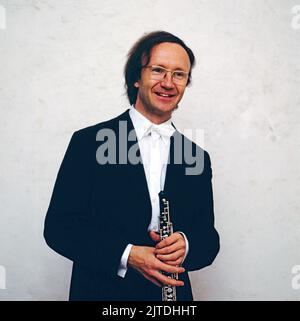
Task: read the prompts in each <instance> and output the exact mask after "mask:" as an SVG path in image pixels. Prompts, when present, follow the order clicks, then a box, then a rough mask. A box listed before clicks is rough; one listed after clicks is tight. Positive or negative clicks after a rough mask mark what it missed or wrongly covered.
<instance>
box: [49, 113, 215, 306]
mask: <svg viewBox="0 0 300 321" xmlns="http://www.w3.org/2000/svg"><path fill="white" fill-rule="evenodd" d="M120 121H123V122H124V121H125V123H126V124H127V131H128V132H130V131H131V130H134V129H133V124H132V122H131V118H130V116H129V110H127V111H125V112H124V113H123V114H121V115H120V116H118V117H116V118H114V119H111V120H109V121H106V122H102V123H99V124H97V125H95V126H91V127H88V128H85V129H82V130H79V131H77V132H75V133H74V134H73V136H72V138H71V141H70V144H69V146H68V149H67V151H66V154H65V156H64V159H63V162H62V164H61V167H60V170H59V173H58V175H57V179H56V183H55V186H54V191H53V194H52V198H51V202H50V205H49V209H48V212H47V215H46V219H45V228H44V237H45V240H46V242H47V244H48V245H49V246H50V247H51V248H52V249H53V250H54V251H56V252H58V253H59V254H61V255H63V256H65V257H67V258H69V259H70V260H72V261H73V271H72V280H71V288H70V300H161V288H159V287H157V286H156V285H154V284H152V283H151V282H150V281H148V280H146V279H145V278H144V277H143V276H142V275H141V274H139V273H138V272H137V271H135V270H134V269H132V268H128V271H127V274H126V276H125V278H121V277H119V276H118V275H117V270H118V267H119V264H120V259H121V256H122V254H123V251H124V249H125V247H126V246H127V244H128V243H132V244H135V245H144V246H154V244H155V243H154V242H153V241H152V240H151V239H150V237H149V235H148V232H147V228H148V225H149V222H150V220H151V201H150V197H149V192H148V187H147V181H146V177H145V174H144V168H143V164H142V163H141V162H140V163H139V164H137V165H133V164H118V162H117V164H105V165H100V164H99V163H98V162H97V160H96V151H97V149H98V148H99V146H100V145H101V144H104V142H99V141H97V140H96V136H97V133H98V131H99V130H101V129H104V128H106V129H110V130H113V131H114V132H115V133H116V136H117V137H118V134H119V122H120ZM123 124H124V123H123ZM175 138H179V139H181V140H182V142H183V145H185V144H184V143H190V144H191V146H192V147H193V150H194V151H195V149H198V152H199V151H202V152H204V151H203V150H201V149H200V147H198V146H197V145H196V144H194V143H191V141H189V140H188V139H187V138H186V137H184V136H183V135H181V134H180V133H179V132H178V131H177V130H176V131H175V133H174V134H173V136H172V137H171V144H170V158H169V164H168V166H167V173H166V180H165V188H164V190H165V192H166V194H167V195H168V198H169V199H170V214H171V220H172V222H173V225H174V231H182V232H184V233H185V234H186V236H187V238H188V241H189V247H190V248H189V253H188V255H187V257H186V259H185V261H184V264H183V266H184V267H185V269H186V272H185V273H182V274H180V279H182V280H183V281H184V282H185V286H184V287H177V297H178V300H192V299H193V297H192V291H191V285H190V281H189V277H188V274H187V271H194V270H198V269H201V268H203V267H205V266H207V265H210V264H211V263H212V262H213V260H214V258H215V256H216V255H217V253H218V251H219V236H218V233H217V231H216V230H215V228H214V213H213V195H212V185H211V178H212V172H211V165H210V158H209V155H208V153H207V152H204V170H203V172H202V174H201V175H186V174H185V169H186V168H187V167H188V166H189V165H187V164H185V163H183V164H176V161H174V157H173V155H174V140H175ZM121 139H125V140H126V137H121ZM136 142H137V141H136V140H135V141H129V142H127V144H128V146H127V150H129V149H130V148H131V147H132V146H133V144H134V143H136ZM121 143H122V142H118V140H117V158H116V159H117V160H118V156H119V152H118V150H119V144H121ZM102 146H103V145H102ZM137 146H138V145H137ZM137 154H138V155H139V150H137Z"/></svg>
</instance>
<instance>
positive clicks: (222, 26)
mask: <svg viewBox="0 0 300 321" xmlns="http://www.w3.org/2000/svg"><path fill="white" fill-rule="evenodd" d="M297 5H300V1H299V0H297V1H289V0H288V1H287V0H272V1H271V0H265V1H262V0H203V1H199V0H186V1H179V0H173V1H165V0H152V1H146V0H140V1H136V0H127V1H122V0H109V1H108V0H105V1H104V0H99V1H97V0H36V1H34V0H0V19H1V21H0V146H1V153H0V165H1V166H0V178H1V180H0V266H2V268H1V269H0V271H2V272H3V271H4V270H5V271H6V289H0V299H1V300H66V299H67V297H68V290H69V282H70V273H71V265H72V264H71V262H70V261H68V260H67V259H65V258H63V257H61V256H59V255H58V254H56V253H55V252H53V251H51V250H50V249H49V248H48V247H47V246H46V244H45V242H44V239H43V236H42V233H43V223H44V218H45V214H46V211H47V207H48V204H49V200H50V196H51V193H52V189H53V185H54V182H55V179H56V174H57V171H58V169H59V165H60V163H61V161H62V158H63V155H64V153H65V150H66V147H67V145H68V142H69V140H70V137H71V135H72V133H73V132H74V131H75V130H77V129H79V128H82V127H86V126H89V125H91V124H95V123H97V122H100V121H104V120H107V119H109V118H111V117H114V116H116V115H118V114H119V113H121V112H123V111H124V110H125V109H126V108H128V102H127V100H126V97H125V95H124V87H123V85H124V80H123V65H124V62H125V59H126V54H127V51H128V49H129V48H130V46H131V45H132V44H133V43H134V42H135V41H136V40H137V38H139V37H140V36H142V35H143V34H144V33H145V32H149V31H153V30H166V31H169V32H172V33H174V34H176V35H178V36H179V37H182V38H183V39H184V41H185V42H186V43H187V44H188V46H190V47H191V48H192V49H193V51H194V53H195V55H196V59H197V65H196V68H195V70H194V72H193V82H192V86H190V87H189V88H188V89H187V90H186V93H185V97H184V99H183V100H182V102H181V103H180V107H179V109H178V110H177V111H176V112H175V113H174V123H175V125H176V126H177V128H178V129H179V130H183V129H187V128H189V129H202V130H203V131H204V146H203V147H205V149H207V150H208V151H209V153H210V155H211V159H212V166H213V189H214V200H215V217H216V227H217V229H218V231H219V232H220V236H221V251H220V253H219V255H218V257H217V258H216V260H215V262H214V264H213V265H212V266H211V267H208V268H205V269H203V270H201V271H197V272H193V273H190V275H191V278H192V283H193V292H194V297H195V299H196V300H267V299H269V300H299V299H300V289H298V290H297V289H295V288H293V287H292V279H293V277H294V276H295V275H294V274H293V273H292V268H293V266H295V265H299V264H300V252H299V242H300V233H299V232H300V231H299V230H300V229H299V228H300V222H299V210H300V199H299V194H300V184H299V180H300V169H299V158H300V157H299V156H300V152H299V151H300V149H299V147H300V146H299V137H300V128H299V123H300V91H299V88H300V18H299V17H298V15H297V12H299V14H300V9H299V10H298V9H297V7H296V6H297ZM137 211H138V209H137ZM116 237H117V236H116ZM106 241H107V242H109V240H106ZM2 281H3V280H2ZM2 284H3V282H2ZM2 287H3V286H2Z"/></svg>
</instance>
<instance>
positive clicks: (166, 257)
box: [156, 250, 185, 261]
mask: <svg viewBox="0 0 300 321" xmlns="http://www.w3.org/2000/svg"><path fill="white" fill-rule="evenodd" d="M184 253H185V251H184V250H179V251H176V252H173V253H171V254H157V255H156V257H157V258H158V259H160V260H163V261H175V260H177V259H178V258H179V257H183V255H184Z"/></svg>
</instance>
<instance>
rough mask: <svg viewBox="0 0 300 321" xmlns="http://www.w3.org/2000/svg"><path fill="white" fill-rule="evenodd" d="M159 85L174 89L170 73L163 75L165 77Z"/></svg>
mask: <svg viewBox="0 0 300 321" xmlns="http://www.w3.org/2000/svg"><path fill="white" fill-rule="evenodd" d="M161 85H162V86H163V87H165V88H173V87H174V83H173V77H172V73H171V72H170V71H168V72H167V73H166V74H165V77H164V78H163V80H162V81H161Z"/></svg>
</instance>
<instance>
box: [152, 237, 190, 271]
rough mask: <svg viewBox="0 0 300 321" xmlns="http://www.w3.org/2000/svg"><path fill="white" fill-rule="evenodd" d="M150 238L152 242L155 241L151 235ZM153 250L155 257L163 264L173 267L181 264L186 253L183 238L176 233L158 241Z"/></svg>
mask: <svg viewBox="0 0 300 321" xmlns="http://www.w3.org/2000/svg"><path fill="white" fill-rule="evenodd" d="M151 233H152V232H151ZM150 236H151V238H152V240H153V241H155V240H156V239H155V236H154V235H153V234H150ZM155 248H156V249H155V251H154V254H155V256H156V257H157V258H158V259H159V260H161V261H163V262H164V263H166V264H168V265H173V266H179V265H180V264H181V263H182V261H183V259H184V255H185V251H186V245H185V240H184V237H183V236H182V235H181V234H180V233H177V232H176V233H173V234H172V235H170V236H168V237H166V238H165V239H164V240H162V241H160V242H159V243H158V244H156V247H155Z"/></svg>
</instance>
